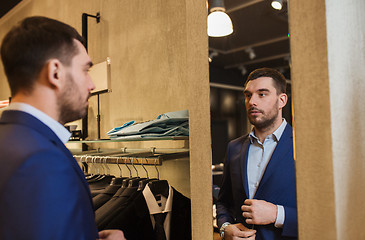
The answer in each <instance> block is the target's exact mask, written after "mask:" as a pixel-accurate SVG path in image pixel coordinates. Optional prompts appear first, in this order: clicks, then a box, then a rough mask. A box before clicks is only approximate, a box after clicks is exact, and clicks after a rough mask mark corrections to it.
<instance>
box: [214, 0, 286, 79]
mask: <svg viewBox="0 0 365 240" xmlns="http://www.w3.org/2000/svg"><path fill="white" fill-rule="evenodd" d="M224 3H225V7H226V12H227V14H228V15H229V16H230V18H231V20H232V24H233V33H232V34H231V35H229V36H226V37H209V54H210V55H211V56H212V52H215V55H216V56H214V57H213V58H212V61H211V63H210V67H211V68H212V67H213V68H220V69H221V70H220V71H221V72H222V71H224V70H227V71H228V70H232V71H239V73H240V74H241V76H242V75H247V73H249V72H251V71H252V70H254V69H256V68H260V67H271V68H276V69H278V70H279V71H281V72H282V73H284V75H288V72H289V61H290V54H289V53H290V48H289V37H288V33H289V30H288V12H287V2H286V1H284V4H283V8H282V10H279V11H278V10H275V9H273V8H272V7H271V0H225V2H224ZM249 49H252V50H253V51H254V56H251V57H253V58H250V54H249V53H248V51H249ZM216 53H218V55H217V54H216ZM213 55H214V54H213ZM243 66H244V68H245V69H246V70H247V73H246V74H242V72H243V73H244V72H245V70H243V71H242V69H243ZM211 74H212V73H211ZM286 77H287V78H288V76H286Z"/></svg>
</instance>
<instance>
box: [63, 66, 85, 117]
mask: <svg viewBox="0 0 365 240" xmlns="http://www.w3.org/2000/svg"><path fill="white" fill-rule="evenodd" d="M66 77H67V83H66V87H65V89H64V90H63V91H62V93H61V95H60V97H59V99H58V110H59V114H60V115H59V122H60V123H61V124H65V123H68V122H72V121H75V120H78V119H81V118H83V117H85V116H86V113H87V111H88V106H85V107H82V105H83V104H84V101H85V99H81V94H80V91H79V89H78V87H77V85H76V84H75V81H74V78H73V77H72V75H71V74H69V73H67V76H66ZM76 96H77V97H76ZM80 105H81V106H80Z"/></svg>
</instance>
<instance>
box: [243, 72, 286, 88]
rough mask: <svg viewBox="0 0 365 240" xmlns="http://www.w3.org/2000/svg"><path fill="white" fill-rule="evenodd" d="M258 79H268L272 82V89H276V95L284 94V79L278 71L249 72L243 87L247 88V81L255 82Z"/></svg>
mask: <svg viewBox="0 0 365 240" xmlns="http://www.w3.org/2000/svg"><path fill="white" fill-rule="evenodd" d="M260 77H270V78H272V79H273V80H274V87H275V89H276V93H277V94H280V93H286V79H285V77H284V76H283V74H281V73H280V72H279V71H276V70H275V69H272V68H259V69H256V70H255V71H253V72H251V73H250V75H248V77H247V80H246V83H245V87H246V86H247V84H248V82H249V81H252V80H255V79H257V78H260Z"/></svg>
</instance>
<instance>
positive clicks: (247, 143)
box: [240, 136, 250, 198]
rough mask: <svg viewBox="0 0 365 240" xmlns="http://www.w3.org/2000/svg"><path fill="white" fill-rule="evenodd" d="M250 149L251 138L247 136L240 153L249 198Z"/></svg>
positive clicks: (245, 187) (243, 182)
mask: <svg viewBox="0 0 365 240" xmlns="http://www.w3.org/2000/svg"><path fill="white" fill-rule="evenodd" d="M249 148H250V138H249V136H247V137H246V138H244V141H243V143H242V148H241V152H240V166H241V179H242V185H243V189H244V190H245V193H246V196H247V198H249V191H248V180H247V159H248V150H249Z"/></svg>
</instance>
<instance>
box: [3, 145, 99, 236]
mask: <svg viewBox="0 0 365 240" xmlns="http://www.w3.org/2000/svg"><path fill="white" fill-rule="evenodd" d="M69 161H70V159H68V158H67V156H65V155H64V154H62V153H61V152H60V151H57V150H54V149H53V150H43V151H38V152H36V153H34V154H32V155H31V156H29V157H28V158H27V159H26V161H25V162H24V163H23V165H21V166H20V167H19V168H18V169H17V171H16V172H15V173H14V174H13V176H12V177H11V178H10V180H9V183H8V184H7V187H6V192H5V194H4V196H3V197H2V198H1V199H0V200H1V204H2V206H1V207H4V209H3V211H5V213H4V212H3V213H4V214H3V213H2V215H3V216H1V217H0V225H2V226H7V227H6V228H4V229H1V227H0V239H55V240H57V239H80V240H81V239H96V238H97V230H96V227H95V221H94V214H93V209H92V206H91V203H89V202H90V199H89V195H88V193H87V191H86V189H85V187H83V185H82V184H83V183H82V181H81V180H82V179H80V178H79V176H77V174H76V172H75V170H74V169H73V168H72V166H71V165H70V162H69ZM5 215H6V217H4V216H5Z"/></svg>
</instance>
